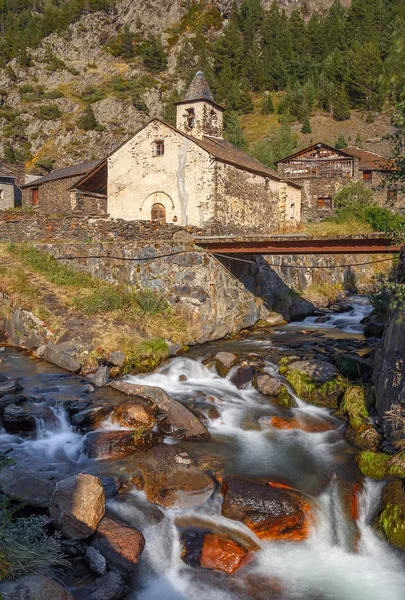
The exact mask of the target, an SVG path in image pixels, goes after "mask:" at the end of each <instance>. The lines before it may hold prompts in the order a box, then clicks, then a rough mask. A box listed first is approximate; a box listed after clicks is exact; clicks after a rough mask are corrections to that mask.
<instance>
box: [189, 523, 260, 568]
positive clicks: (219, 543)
mask: <svg viewBox="0 0 405 600" xmlns="http://www.w3.org/2000/svg"><path fill="white" fill-rule="evenodd" d="M182 546H183V550H182V554H181V558H182V560H183V561H184V562H185V563H186V564H188V565H190V566H192V567H196V566H200V567H203V568H204V569H214V570H216V571H223V572H225V573H228V574H232V573H235V572H236V571H237V570H238V569H239V568H240V567H242V566H243V565H244V564H246V562H247V561H248V560H249V558H250V552H249V550H248V549H247V548H245V547H244V546H243V545H242V544H240V543H239V542H237V541H235V540H233V539H231V538H229V537H226V536H223V535H216V534H214V533H211V532H209V533H204V532H201V531H195V530H191V531H190V530H188V531H185V532H183V534H182Z"/></svg>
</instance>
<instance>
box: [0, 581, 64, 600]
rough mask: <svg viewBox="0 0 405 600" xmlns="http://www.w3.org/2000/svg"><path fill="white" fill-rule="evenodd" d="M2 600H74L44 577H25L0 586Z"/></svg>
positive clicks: (55, 583)
mask: <svg viewBox="0 0 405 600" xmlns="http://www.w3.org/2000/svg"><path fill="white" fill-rule="evenodd" d="M0 597H1V598H2V600H74V598H73V596H72V594H71V593H70V592H68V590H67V589H66V588H65V586H63V585H62V584H61V583H58V582H56V581H54V580H53V579H51V578H50V577H46V576H45V575H26V576H25V577H20V579H15V580H14V581H7V582H6V583H1V584H0Z"/></svg>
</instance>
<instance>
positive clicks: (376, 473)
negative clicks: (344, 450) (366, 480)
mask: <svg viewBox="0 0 405 600" xmlns="http://www.w3.org/2000/svg"><path fill="white" fill-rule="evenodd" d="M356 460H357V466H358V467H359V469H360V471H361V472H362V473H363V475H364V476H365V477H370V478H371V479H377V480H381V479H386V478H388V477H389V478H394V479H403V478H405V451H404V452H398V454H395V455H394V456H390V455H389V454H385V453H384V452H369V451H365V452H361V453H360V454H359V455H358V457H357V459H356Z"/></svg>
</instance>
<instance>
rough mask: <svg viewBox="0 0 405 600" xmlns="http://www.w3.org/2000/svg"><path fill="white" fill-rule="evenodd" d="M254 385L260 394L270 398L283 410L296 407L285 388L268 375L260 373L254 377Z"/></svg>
mask: <svg viewBox="0 0 405 600" xmlns="http://www.w3.org/2000/svg"><path fill="white" fill-rule="evenodd" d="M255 385H256V388H257V390H258V391H259V392H260V393H261V394H264V395H265V396H271V398H272V399H273V401H274V402H275V403H276V404H278V405H279V406H282V407H283V408H295V407H296V406H297V403H296V401H295V400H294V398H293V396H292V395H291V394H290V392H289V391H288V389H287V387H286V386H285V385H284V384H283V383H281V382H280V381H278V380H277V379H276V378H275V377H272V376H271V375H269V374H268V373H260V375H258V376H257V377H256V381H255Z"/></svg>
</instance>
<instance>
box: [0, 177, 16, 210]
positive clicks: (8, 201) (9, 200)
mask: <svg viewBox="0 0 405 600" xmlns="http://www.w3.org/2000/svg"><path fill="white" fill-rule="evenodd" d="M16 190H18V188H17V187H16V186H15V184H14V182H13V181H12V180H10V179H4V180H3V181H1V180H0V210H7V209H8V208H14V206H15V192H16Z"/></svg>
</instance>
